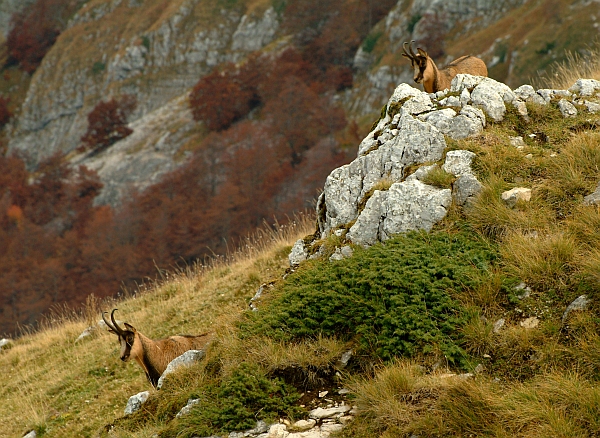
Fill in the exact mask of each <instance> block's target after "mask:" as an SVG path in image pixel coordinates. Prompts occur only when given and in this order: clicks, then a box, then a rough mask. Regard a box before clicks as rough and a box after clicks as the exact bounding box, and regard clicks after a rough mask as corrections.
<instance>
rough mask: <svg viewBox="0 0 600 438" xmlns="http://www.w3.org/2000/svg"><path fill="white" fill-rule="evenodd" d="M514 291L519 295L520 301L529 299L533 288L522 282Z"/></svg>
mask: <svg viewBox="0 0 600 438" xmlns="http://www.w3.org/2000/svg"><path fill="white" fill-rule="evenodd" d="M514 290H515V292H516V293H517V298H518V299H520V300H524V299H525V298H529V296H530V295H531V288H530V287H529V286H527V285H526V284H525V283H523V282H521V283H519V284H518V285H517V286H515V289H514Z"/></svg>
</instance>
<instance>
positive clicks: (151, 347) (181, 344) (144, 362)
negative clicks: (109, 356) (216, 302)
mask: <svg viewBox="0 0 600 438" xmlns="http://www.w3.org/2000/svg"><path fill="white" fill-rule="evenodd" d="M116 310H117V309H113V311H112V312H111V314H110V320H111V322H108V321H107V320H106V318H105V316H104V314H105V313H108V312H102V319H103V320H104V323H105V324H106V325H107V326H108V331H109V332H111V333H114V334H115V335H117V336H118V337H119V342H120V343H121V360H122V361H123V362H127V361H128V360H129V359H131V358H133V359H135V360H136V362H137V363H138V364H139V365H140V366H141V367H142V369H143V370H144V371H145V372H146V377H147V378H148V381H149V382H150V383H151V384H152V386H154V387H155V388H156V385H157V384H158V379H159V378H160V376H161V375H162V374H163V372H164V371H165V369H166V368H167V365H169V362H171V361H172V360H173V359H175V358H176V357H178V356H181V355H182V354H183V353H185V352H186V351H188V350H200V349H203V348H205V347H206V346H207V345H208V343H209V342H210V340H211V338H212V335H211V333H203V334H201V335H198V336H190V335H180V336H179V335H178V336H169V337H168V338H165V339H159V340H156V341H155V340H152V339H150V338H149V337H147V336H145V335H143V334H142V333H140V332H138V331H137V330H136V329H135V328H134V327H132V326H131V325H129V324H127V323H125V330H123V329H122V328H121V327H119V325H118V324H117V322H116V321H115V317H114V314H115V311H116Z"/></svg>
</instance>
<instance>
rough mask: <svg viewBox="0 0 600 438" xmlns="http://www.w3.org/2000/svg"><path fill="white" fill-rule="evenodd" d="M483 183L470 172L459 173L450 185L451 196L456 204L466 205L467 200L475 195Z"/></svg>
mask: <svg viewBox="0 0 600 438" xmlns="http://www.w3.org/2000/svg"><path fill="white" fill-rule="evenodd" d="M482 189H483V185H482V184H481V183H480V182H479V181H478V180H477V178H475V176H474V175H473V174H471V173H464V174H462V175H460V176H459V177H458V178H457V179H456V181H454V185H453V186H452V196H453V197H454V199H455V201H456V203H457V204H458V205H461V206H462V205H468V203H469V201H470V200H472V199H473V198H474V197H475V196H477V195H478V194H479V193H480V192H481V190H482Z"/></svg>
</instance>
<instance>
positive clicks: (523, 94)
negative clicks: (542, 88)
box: [514, 85, 535, 100]
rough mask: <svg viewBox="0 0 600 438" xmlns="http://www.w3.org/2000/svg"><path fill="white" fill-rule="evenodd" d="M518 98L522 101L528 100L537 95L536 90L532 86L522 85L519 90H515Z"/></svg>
mask: <svg viewBox="0 0 600 438" xmlns="http://www.w3.org/2000/svg"><path fill="white" fill-rule="evenodd" d="M514 93H515V95H516V96H517V98H519V99H521V100H527V99H529V98H530V97H531V96H533V95H534V94H535V89H534V88H533V87H532V86H531V85H521V86H520V87H519V88H517V89H515V90H514Z"/></svg>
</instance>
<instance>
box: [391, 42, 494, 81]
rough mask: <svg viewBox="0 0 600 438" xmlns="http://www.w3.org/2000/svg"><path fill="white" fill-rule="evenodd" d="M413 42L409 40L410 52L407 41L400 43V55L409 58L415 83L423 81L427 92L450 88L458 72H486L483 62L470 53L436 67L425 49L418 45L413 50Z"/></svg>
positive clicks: (484, 73)
mask: <svg viewBox="0 0 600 438" xmlns="http://www.w3.org/2000/svg"><path fill="white" fill-rule="evenodd" d="M414 42H415V41H414V40H413V41H411V42H410V45H409V46H408V49H409V51H410V52H409V51H407V50H406V45H407V44H408V43H407V42H406V43H404V44H403V45H402V47H404V53H403V54H402V56H405V57H407V58H408V59H410V62H411V64H412V66H413V69H414V80H415V82H416V83H417V84H420V83H423V89H424V90H425V91H426V92H427V93H435V92H437V91H441V90H446V89H447V88H450V83H451V82H452V79H454V76H456V75H457V74H460V73H466V74H470V75H473V76H487V74H488V72H487V67H486V65H485V62H483V61H482V60H481V59H479V58H476V57H474V56H471V55H467V56H461V57H460V58H458V59H455V60H454V61H452V62H451V63H450V64H448V65H447V66H445V67H443V68H441V69H438V68H437V66H436V65H435V62H433V59H431V58H430V57H429V55H428V54H427V52H426V51H424V50H423V49H421V48H420V47H417V52H418V53H415V52H414V51H413V49H412V43H414Z"/></svg>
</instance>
